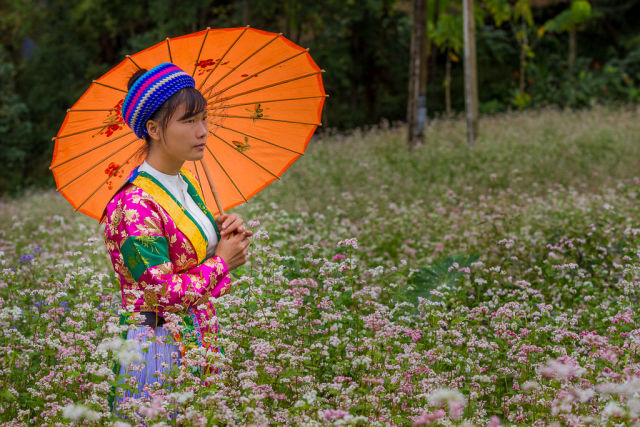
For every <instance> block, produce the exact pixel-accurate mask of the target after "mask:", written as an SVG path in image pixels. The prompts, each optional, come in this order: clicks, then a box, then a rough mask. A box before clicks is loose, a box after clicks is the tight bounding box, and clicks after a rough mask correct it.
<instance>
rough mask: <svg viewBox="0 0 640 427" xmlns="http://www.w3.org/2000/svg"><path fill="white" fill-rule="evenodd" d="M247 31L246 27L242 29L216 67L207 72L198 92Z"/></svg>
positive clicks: (247, 27)
mask: <svg viewBox="0 0 640 427" xmlns="http://www.w3.org/2000/svg"><path fill="white" fill-rule="evenodd" d="M248 29H249V26H248V25H247V26H246V27H244V30H242V32H241V33H240V34H239V35H238V37H236V39H235V40H234V41H233V43H231V46H229V48H228V49H227V51H226V52H225V53H224V55H222V57H221V58H220V60H219V61H218V62H216V65H214V66H213V68H212V69H211V71H209V74H207V77H205V78H204V80H203V81H202V83H200V86H198V90H200V89H202V86H204V84H205V83H206V82H207V80H209V77H211V74H213V72H214V71H215V70H216V69H217V68H218V65H220V64H221V63H222V60H223V59H224V58H225V56H227V53H229V51H230V50H231V48H232V47H233V46H235V45H236V43H238V40H240V37H242V36H243V35H244V33H246V32H247V30H248Z"/></svg>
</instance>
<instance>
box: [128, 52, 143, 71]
mask: <svg viewBox="0 0 640 427" xmlns="http://www.w3.org/2000/svg"><path fill="white" fill-rule="evenodd" d="M125 57H126V58H127V59H128V60H129V61H131V62H133V65H135V66H136V67H138V70H142V67H140V66H139V65H138V63H137V62H136V61H134V60H133V58H132V57H131V55H125Z"/></svg>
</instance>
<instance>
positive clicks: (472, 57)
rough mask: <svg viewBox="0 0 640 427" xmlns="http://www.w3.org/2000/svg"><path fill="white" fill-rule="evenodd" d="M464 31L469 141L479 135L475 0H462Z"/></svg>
mask: <svg viewBox="0 0 640 427" xmlns="http://www.w3.org/2000/svg"><path fill="white" fill-rule="evenodd" d="M462 18H463V21H464V23H463V33H464V106H465V112H466V117H467V143H468V144H469V145H470V146H471V145H473V144H474V143H475V140H476V138H477V137H478V69H477V67H476V35H475V21H474V17H473V0H462Z"/></svg>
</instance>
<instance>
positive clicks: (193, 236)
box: [133, 171, 208, 264]
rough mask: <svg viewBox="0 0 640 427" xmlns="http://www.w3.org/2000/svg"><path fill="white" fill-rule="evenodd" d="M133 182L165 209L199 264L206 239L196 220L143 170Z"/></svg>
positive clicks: (203, 255)
mask: <svg viewBox="0 0 640 427" xmlns="http://www.w3.org/2000/svg"><path fill="white" fill-rule="evenodd" d="M133 184H134V185H136V186H137V187H139V188H141V189H143V190H144V191H146V192H147V193H149V195H151V196H152V197H153V198H154V199H155V200H156V201H157V202H158V203H159V204H160V206H162V207H163V208H164V210H166V211H167V213H168V214H169V216H170V217H171V219H172V220H173V221H174V222H175V223H176V226H177V227H178V229H179V230H180V231H181V232H182V233H183V234H184V235H185V236H187V238H188V239H189V241H190V242H191V245H192V246H193V248H194V249H195V251H196V255H197V257H198V264H201V263H202V262H203V261H204V260H205V257H206V255H207V245H208V240H207V237H206V235H205V233H204V231H203V230H202V229H201V228H200V226H199V225H198V223H197V222H196V220H195V219H193V217H192V216H191V215H190V214H189V212H187V210H186V209H185V208H184V206H182V204H181V203H180V202H179V201H177V200H176V199H175V198H174V197H173V195H172V194H171V192H170V191H169V190H167V189H166V188H165V187H164V186H163V185H162V184H161V183H160V182H158V181H157V180H156V179H155V178H154V177H153V176H151V175H150V174H148V173H146V172H144V171H143V172H140V173H139V174H138V176H137V177H136V178H135V179H134V180H133Z"/></svg>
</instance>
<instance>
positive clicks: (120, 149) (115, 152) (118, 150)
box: [57, 138, 138, 191]
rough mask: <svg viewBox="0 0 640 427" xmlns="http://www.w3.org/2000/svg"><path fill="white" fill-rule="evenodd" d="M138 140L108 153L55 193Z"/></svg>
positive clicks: (133, 140)
mask: <svg viewBox="0 0 640 427" xmlns="http://www.w3.org/2000/svg"><path fill="white" fill-rule="evenodd" d="M137 140H138V138H136V139H132V140H131V141H129V142H127V143H126V144H125V145H124V146H122V147H120V148H119V149H117V150H116V151H114V152H113V153H110V154H109V155H108V156H107V157H105V158H104V159H102V160H100V161H99V162H98V163H96V164H94V165H93V166H91V167H90V168H89V169H87V170H85V171H84V172H82V173H81V174H80V175H78V176H76V177H75V178H73V179H72V180H71V181H69V182H67V183H66V184H64V185H63V186H62V187H60V188H58V189H57V191H61V190H62V189H63V188H65V187H67V186H68V185H70V184H71V183H73V182H74V181H76V180H77V179H78V178H80V177H82V176H84V175H85V174H86V173H87V172H89V171H90V170H91V169H93V168H95V167H96V166H98V165H99V164H100V163H102V162H104V161H105V160H107V159H108V158H109V157H111V156H113V155H114V154H117V153H119V152H121V151H122V150H124V149H125V148H127V147H129V146H130V145H131V144H133V143H134V142H136V141H137ZM105 182H106V181H105Z"/></svg>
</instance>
